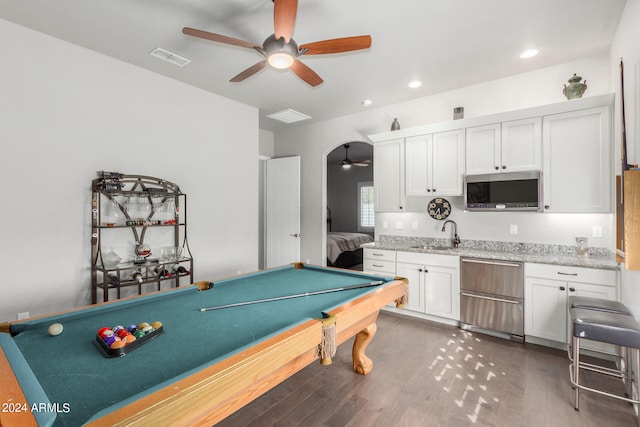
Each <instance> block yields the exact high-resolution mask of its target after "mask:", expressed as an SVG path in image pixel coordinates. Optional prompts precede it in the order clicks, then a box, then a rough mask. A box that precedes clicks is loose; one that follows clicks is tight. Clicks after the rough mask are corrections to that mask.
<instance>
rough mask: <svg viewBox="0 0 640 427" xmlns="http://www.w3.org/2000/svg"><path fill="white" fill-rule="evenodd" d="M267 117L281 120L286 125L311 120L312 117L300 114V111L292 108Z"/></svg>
mask: <svg viewBox="0 0 640 427" xmlns="http://www.w3.org/2000/svg"><path fill="white" fill-rule="evenodd" d="M267 117H269V118H270V119H274V120H279V121H281V122H284V123H295V122H299V121H302V120H307V119H310V118H311V116H307V115H306V114H302V113H299V112H298V111H295V110H292V109H290V108H288V109H286V110H282V111H278V112H277V113H273V114H269V115H267Z"/></svg>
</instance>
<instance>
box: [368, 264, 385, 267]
mask: <svg viewBox="0 0 640 427" xmlns="http://www.w3.org/2000/svg"><path fill="white" fill-rule="evenodd" d="M371 265H372V266H373V267H379V268H380V267H384V265H378V264H371Z"/></svg>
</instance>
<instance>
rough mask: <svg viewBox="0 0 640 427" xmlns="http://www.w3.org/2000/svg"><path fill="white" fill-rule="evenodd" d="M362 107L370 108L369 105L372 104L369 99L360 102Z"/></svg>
mask: <svg viewBox="0 0 640 427" xmlns="http://www.w3.org/2000/svg"><path fill="white" fill-rule="evenodd" d="M361 104H362V106H363V107H370V106H371V104H373V101H371V100H370V99H365V100H363V101H362V102H361Z"/></svg>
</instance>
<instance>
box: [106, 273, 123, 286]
mask: <svg viewBox="0 0 640 427" xmlns="http://www.w3.org/2000/svg"><path fill="white" fill-rule="evenodd" d="M107 283H108V285H109V286H118V285H119V284H120V277H119V276H118V275H116V274H113V273H109V274H108V275H107Z"/></svg>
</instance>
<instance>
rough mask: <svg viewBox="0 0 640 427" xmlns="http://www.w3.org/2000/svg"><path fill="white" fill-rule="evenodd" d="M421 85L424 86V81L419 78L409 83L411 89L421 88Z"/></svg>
mask: <svg viewBox="0 0 640 427" xmlns="http://www.w3.org/2000/svg"><path fill="white" fill-rule="evenodd" d="M420 86H422V82H420V81H418V80H414V81H412V82H411V83H409V87H410V88H411V89H415V88H419V87H420Z"/></svg>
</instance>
